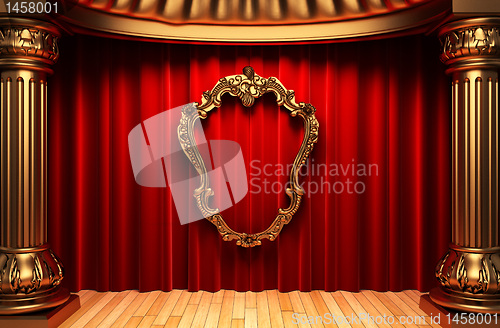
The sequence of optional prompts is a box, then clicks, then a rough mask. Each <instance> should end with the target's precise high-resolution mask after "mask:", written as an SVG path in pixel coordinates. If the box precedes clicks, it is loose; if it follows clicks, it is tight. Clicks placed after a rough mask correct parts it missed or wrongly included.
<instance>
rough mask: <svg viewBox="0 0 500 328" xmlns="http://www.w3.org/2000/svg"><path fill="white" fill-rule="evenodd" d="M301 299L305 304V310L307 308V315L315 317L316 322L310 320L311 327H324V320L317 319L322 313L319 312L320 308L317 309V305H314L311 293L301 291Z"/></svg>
mask: <svg viewBox="0 0 500 328" xmlns="http://www.w3.org/2000/svg"><path fill="white" fill-rule="evenodd" d="M299 296H300V300H301V301H302V304H303V305H304V310H306V315H307V317H313V318H314V322H309V325H310V326H311V328H323V327H325V326H324V325H323V321H322V319H321V321H320V320H316V319H317V318H318V317H320V313H319V312H318V309H316V306H315V305H314V302H313V300H312V298H311V294H310V293H304V292H300V293H299Z"/></svg>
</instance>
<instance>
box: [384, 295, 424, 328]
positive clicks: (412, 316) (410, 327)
mask: <svg viewBox="0 0 500 328" xmlns="http://www.w3.org/2000/svg"><path fill="white" fill-rule="evenodd" d="M384 294H385V296H386V297H387V298H388V299H390V300H391V301H392V302H393V303H394V304H396V305H397V307H398V308H400V309H401V311H403V315H401V316H398V317H399V318H400V322H401V323H402V324H403V325H404V326H405V327H407V328H415V327H418V326H417V324H414V323H410V324H409V323H408V322H414V320H416V317H418V314H417V313H416V312H415V311H414V310H412V309H411V308H410V307H409V306H408V305H406V303H405V302H404V301H403V300H402V299H401V298H399V297H398V296H397V295H396V294H394V293H393V292H386V293H384Z"/></svg>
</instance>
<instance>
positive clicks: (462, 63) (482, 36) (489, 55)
mask: <svg viewBox="0 0 500 328" xmlns="http://www.w3.org/2000/svg"><path fill="white" fill-rule="evenodd" d="M438 35H439V40H440V41H441V52H440V55H439V57H440V59H441V61H442V62H443V63H445V64H446V65H448V66H449V68H448V70H447V71H446V72H447V73H448V74H450V73H453V72H456V71H460V70H472V69H483V70H484V69H497V68H498V67H500V17H480V18H468V19H461V20H457V21H454V22H451V23H448V24H446V25H444V26H442V27H441V28H440V30H439V32H438Z"/></svg>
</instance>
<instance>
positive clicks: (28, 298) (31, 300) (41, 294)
mask: <svg viewBox="0 0 500 328" xmlns="http://www.w3.org/2000/svg"><path fill="white" fill-rule="evenodd" d="M63 277H64V268H63V266H62V264H61V261H60V260H59V259H58V258H57V256H56V255H55V254H54V252H52V250H51V249H50V248H49V246H48V245H47V244H44V245H40V246H37V247H31V248H5V247H0V315H5V314H19V313H27V312H33V311H39V310H46V309H49V308H53V307H56V306H58V305H61V304H62V303H64V302H65V301H67V300H68V298H69V292H68V291H67V290H66V289H61V288H60V286H59V284H60V282H61V280H62V279H63Z"/></svg>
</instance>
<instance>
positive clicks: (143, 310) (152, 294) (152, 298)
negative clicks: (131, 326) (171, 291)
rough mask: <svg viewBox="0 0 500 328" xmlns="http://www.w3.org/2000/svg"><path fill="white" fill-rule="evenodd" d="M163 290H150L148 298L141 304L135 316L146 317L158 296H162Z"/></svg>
mask: <svg viewBox="0 0 500 328" xmlns="http://www.w3.org/2000/svg"><path fill="white" fill-rule="evenodd" d="M161 293H162V292H161V291H159V290H155V291H153V292H149V293H148V296H147V297H146V299H145V300H144V301H143V302H142V304H141V306H140V307H139V308H138V309H137V310H136V312H135V313H134V316H135V317H144V316H145V315H146V313H148V311H149V309H150V308H151V306H153V303H154V302H155V301H156V299H157V298H158V296H160V294H161Z"/></svg>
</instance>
